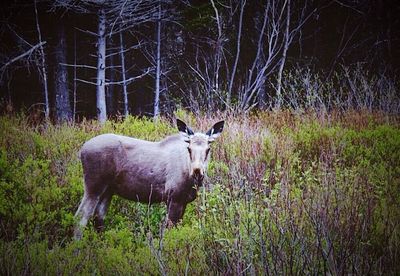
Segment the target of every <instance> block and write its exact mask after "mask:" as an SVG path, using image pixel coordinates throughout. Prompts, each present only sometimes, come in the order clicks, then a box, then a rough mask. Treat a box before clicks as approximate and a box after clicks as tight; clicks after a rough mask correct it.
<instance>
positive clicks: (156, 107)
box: [153, 2, 161, 118]
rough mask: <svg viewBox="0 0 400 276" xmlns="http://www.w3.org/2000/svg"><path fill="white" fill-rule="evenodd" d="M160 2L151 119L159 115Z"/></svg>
mask: <svg viewBox="0 0 400 276" xmlns="http://www.w3.org/2000/svg"><path fill="white" fill-rule="evenodd" d="M160 59H161V2H159V3H158V18H157V53H156V77H155V81H156V85H155V86H156V88H155V94H154V112H153V117H154V118H156V117H157V116H158V115H159V113H160V75H161V60H160Z"/></svg>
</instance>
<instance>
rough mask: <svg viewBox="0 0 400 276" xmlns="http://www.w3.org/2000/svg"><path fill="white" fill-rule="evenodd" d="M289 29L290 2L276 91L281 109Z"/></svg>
mask: <svg viewBox="0 0 400 276" xmlns="http://www.w3.org/2000/svg"><path fill="white" fill-rule="evenodd" d="M289 27H290V0H288V1H287V17H286V30H285V42H284V45H283V53H282V59H281V64H280V65H279V72H278V84H277V90H276V97H277V104H276V107H277V108H281V105H282V75H283V68H284V66H285V62H286V54H287V51H288V49H289Z"/></svg>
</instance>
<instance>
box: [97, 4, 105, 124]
mask: <svg viewBox="0 0 400 276" xmlns="http://www.w3.org/2000/svg"><path fill="white" fill-rule="evenodd" d="M105 32H106V14H105V12H104V10H103V9H100V10H99V29H98V33H97V35H98V39H97V91H96V107H97V118H98V120H99V121H100V123H102V124H103V123H104V122H105V121H106V120H107V111H106V93H105V81H106V35H105Z"/></svg>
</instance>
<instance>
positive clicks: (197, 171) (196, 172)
mask: <svg viewBox="0 0 400 276" xmlns="http://www.w3.org/2000/svg"><path fill="white" fill-rule="evenodd" d="M193 176H194V177H195V178H197V179H199V180H202V179H203V174H202V173H201V170H200V169H199V168H196V169H194V170H193Z"/></svg>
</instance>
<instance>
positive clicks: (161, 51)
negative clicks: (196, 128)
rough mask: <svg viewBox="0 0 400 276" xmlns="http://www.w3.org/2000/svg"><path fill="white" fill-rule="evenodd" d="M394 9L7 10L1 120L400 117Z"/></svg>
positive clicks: (246, 4) (23, 6)
mask: <svg viewBox="0 0 400 276" xmlns="http://www.w3.org/2000/svg"><path fill="white" fill-rule="evenodd" d="M399 14H400V11H399V5H398V3H396V1H382V0H379V1H367V0H365V1H347V0H343V1H337V0H335V1H331V0H326V1H325V0H318V1H311V0H310V1H292V0H286V1H266V2H265V3H263V2H258V1H244V0H243V1H241V0H235V1H172V0H163V1H145V0H135V1H120V0H113V1H80V2H75V1H68V0H57V1H39V0H35V1H10V2H8V4H7V5H6V4H3V8H2V10H1V21H2V24H1V30H0V37H1V43H0V53H1V55H0V61H1V63H2V65H1V69H0V73H1V75H0V89H1V90H0V91H1V94H0V96H1V106H2V109H3V110H4V112H10V111H19V110H24V111H26V112H28V113H30V114H32V113H34V114H36V116H39V117H51V118H52V119H54V120H55V121H62V120H71V119H75V120H81V119H82V118H84V117H85V118H93V117H97V118H98V119H100V120H101V121H104V120H105V119H106V118H112V117H115V116H117V117H118V116H126V115H128V114H133V115H141V116H143V115H144V116H158V115H159V114H163V113H164V114H170V113H171V112H172V111H174V110H176V108H179V107H182V108H186V109H190V110H191V111H193V112H196V113H199V112H201V111H205V112H212V111H215V110H228V111H249V110H253V109H262V110H265V109H267V110H270V109H276V108H278V109H279V108H290V109H294V110H300V109H314V110H328V111H329V110H333V109H338V110H349V109H367V110H370V111H371V110H382V111H385V112H390V113H398V112H399V108H400V107H399V96H398V93H396V92H397V90H398V78H397V74H398V70H399V66H400V50H399V47H398V45H399V39H398V38H399V32H400V31H399V30H400V22H399Z"/></svg>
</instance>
